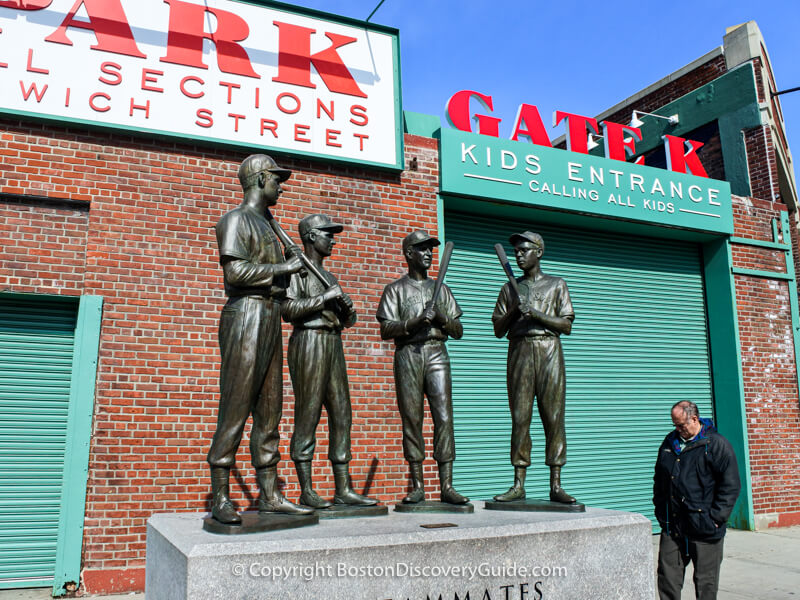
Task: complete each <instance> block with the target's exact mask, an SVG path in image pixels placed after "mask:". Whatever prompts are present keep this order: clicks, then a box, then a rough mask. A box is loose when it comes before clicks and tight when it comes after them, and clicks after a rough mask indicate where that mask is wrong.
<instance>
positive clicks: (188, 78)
mask: <svg viewBox="0 0 800 600" xmlns="http://www.w3.org/2000/svg"><path fill="white" fill-rule="evenodd" d="M187 81H194V82H196V83H199V84H200V85H205V84H206V82H205V81H203V80H202V79H200V78H199V77H195V76H194V75H187V76H186V77H184V78H183V79H181V83H180V88H181V92H183V95H184V96H186V97H187V98H202V97H203V96H205V95H206V93H205V92H204V91H203V90H200V91H199V92H194V93H192V92H190V91H189V90H187V89H186V82H187Z"/></svg>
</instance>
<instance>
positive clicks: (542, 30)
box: [293, 0, 800, 176]
mask: <svg viewBox="0 0 800 600" xmlns="http://www.w3.org/2000/svg"><path fill="white" fill-rule="evenodd" d="M378 2H379V0H338V1H336V2H331V1H330V0H296V1H295V2H293V3H294V4H296V5H299V6H306V7H309V8H315V9H318V10H323V11H326V12H330V13H335V14H340V15H344V16H347V17H352V18H357V19H362V20H363V19H366V18H367V16H368V15H369V14H370V13H371V12H372V10H373V9H374V8H375V7H376V6H377V4H378ZM749 20H755V21H756V22H757V23H758V26H759V28H760V29H761V32H762V34H763V35H764V39H765V41H766V45H767V51H768V52H769V55H770V59H771V60H772V65H773V69H774V74H775V79H776V82H777V85H778V88H779V89H781V90H783V89H787V88H792V87H798V86H800V0H768V1H764V0H762V1H760V2H758V1H753V0H747V1H744V0H726V1H722V0H671V1H669V2H652V1H647V0H638V1H633V0H605V1H604V2H596V1H595V2H588V1H586V0H559V1H557V2H552V1H551V2H543V1H540V0H495V1H494V2H478V1H474V0H473V1H470V0H466V1H463V0H462V1H461V2H455V1H453V0H438V1H437V0H419V1H417V2H409V1H407V0H406V1H403V0H385V2H384V4H383V5H382V6H381V8H380V9H379V10H378V12H377V13H376V14H375V16H374V17H373V18H372V21H373V22H375V23H380V24H383V25H390V26H392V27H396V28H397V29H399V30H400V50H401V68H402V76H403V107H404V108H405V109H406V110H412V111H415V112H421V113H427V114H432V115H437V116H439V117H440V118H441V119H442V123H443V124H445V125H446V121H445V118H444V107H445V103H446V102H447V99H448V98H449V97H450V96H451V95H452V94H453V93H454V92H456V91H458V90H462V89H473V90H476V91H480V92H482V93H485V94H490V95H491V96H492V97H493V99H494V103H495V111H494V116H498V117H502V118H503V122H502V123H501V125H500V135H501V136H503V137H507V136H509V135H510V129H511V124H512V122H513V119H514V116H515V114H516V110H517V107H518V106H519V104H520V103H522V102H526V103H528V104H535V105H536V106H538V108H539V111H540V113H541V114H542V118H543V119H544V120H545V122H546V124H548V125H549V123H550V116H551V115H552V112H553V110H555V109H558V110H563V111H566V112H573V113H578V114H583V115H587V116H594V115H596V114H598V113H600V112H602V111H603V110H605V109H606V108H609V107H611V106H613V105H614V104H616V103H617V102H619V101H621V100H623V99H625V98H627V97H628V96H630V95H632V94H634V93H636V92H637V91H639V90H641V89H642V88H644V87H646V86H648V85H650V84H651V83H654V82H656V81H658V80H659V79H661V78H663V77H664V76H666V75H668V74H670V73H672V72H673V71H675V70H677V69H679V68H680V67H682V66H684V65H686V64H687V63H690V62H691V61H693V60H694V59H696V58H699V57H700V56H702V55H703V54H705V53H706V52H708V51H710V50H712V49H713V48H715V47H716V46H720V45H721V44H722V38H723V36H724V35H725V29H726V28H727V27H730V26H733V25H738V24H740V23H744V22H746V21H749ZM781 103H782V105H783V113H784V118H785V120H786V125H787V131H788V136H789V145H790V148H791V149H792V150H793V153H794V159H795V162H797V161H798V160H800V91H798V92H795V93H793V94H787V95H783V96H781ZM563 132H564V125H563V124H562V125H561V126H559V127H558V128H556V129H552V130H550V132H549V133H550V134H551V135H550V137H551V138H555V137H557V136H559V135H561V134H562V133H563ZM797 171H798V169H797V168H795V173H796V176H797Z"/></svg>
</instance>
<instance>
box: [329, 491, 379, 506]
mask: <svg viewBox="0 0 800 600" xmlns="http://www.w3.org/2000/svg"><path fill="white" fill-rule="evenodd" d="M333 502H334V504H348V505H350V506H375V505H376V504H377V503H378V501H377V500H376V499H375V498H370V497H368V496H362V495H361V494H357V493H356V492H354V491H352V490H351V491H349V492H346V493H344V494H336V495H335V496H334V497H333Z"/></svg>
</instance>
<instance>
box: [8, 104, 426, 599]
mask: <svg viewBox="0 0 800 600" xmlns="http://www.w3.org/2000/svg"><path fill="white" fill-rule="evenodd" d="M0 139H1V140H2V141H3V144H4V148H3V149H2V150H0V152H3V155H4V160H3V161H2V165H0V193H2V194H5V195H6V196H3V197H2V198H0V214H2V216H3V217H4V218H3V219H2V220H0V227H2V234H3V238H4V239H9V238H10V239H11V240H12V243H10V244H9V245H8V246H7V247H6V248H5V254H6V256H7V257H8V258H6V257H4V260H3V271H2V273H1V275H2V278H1V279H0V289H3V290H7V291H14V292H36V293H45V294H62V293H68V294H96V295H101V296H103V297H104V299H105V302H104V315H103V328H102V336H101V343H100V360H99V366H98V376H97V389H96V405H95V410H94V424H93V435H92V447H91V456H90V465H89V482H88V489H87V505H86V518H85V529H84V547H83V562H82V564H83V568H84V572H83V580H84V581H83V583H84V589H85V591H87V592H103V591H122V590H130V589H143V586H144V559H145V530H146V520H147V518H148V517H149V516H150V515H151V514H153V513H157V512H163V511H203V510H207V509H208V508H209V502H210V490H209V481H208V466H207V464H206V462H205V454H206V452H207V451H208V447H209V444H210V441H211V437H212V435H213V432H214V429H215V419H216V410H217V403H218V398H219V397H218V369H219V351H218V346H217V340H216V331H217V322H218V316H219V310H220V308H221V307H222V305H223V304H224V302H225V298H224V294H223V289H222V271H221V269H220V267H219V263H218V255H217V248H216V240H215V237H214V231H213V227H214V224H215V223H216V221H217V220H218V219H219V217H220V216H221V215H222V214H224V213H225V212H226V211H228V210H230V209H232V208H234V207H235V206H236V205H238V203H239V202H240V201H241V188H240V186H239V183H238V181H237V179H236V170H237V169H238V165H239V163H240V162H241V160H242V159H243V158H244V157H245V156H246V153H237V152H225V151H215V150H209V149H207V148H200V147H195V146H191V145H178V144H172V143H157V142H147V141H142V140H139V139H132V138H129V137H120V136H115V135H112V134H101V133H93V134H91V135H89V134H85V133H79V132H75V131H70V130H67V129H64V128H60V127H51V126H43V125H30V124H23V123H20V122H15V121H10V120H0ZM406 152H407V155H408V160H410V159H411V158H412V157H415V158H417V167H416V170H407V171H405V172H404V173H402V175H397V174H389V173H382V172H376V171H367V170H360V169H354V168H352V167H348V168H343V167H338V166H334V165H326V164H322V163H318V162H315V163H312V162H309V161H303V160H288V159H279V163H280V164H281V166H286V167H289V168H291V169H293V170H294V175H293V177H292V178H291V179H290V180H289V181H288V182H287V183H286V184H285V185H284V189H285V191H284V194H283V195H282V196H281V199H280V202H279V205H278V206H277V207H276V209H275V210H274V211H273V212H274V214H275V217H276V219H278V221H279V222H281V223H282V225H283V226H284V228H285V229H287V231H289V232H290V234H291V235H292V237H293V238H294V239H296V240H298V241H299V236H298V235H297V231H296V225H297V221H298V220H299V218H302V217H303V216H305V215H307V214H311V213H314V212H324V213H326V214H329V215H331V216H332V217H333V218H334V219H335V220H338V221H340V222H342V223H343V224H344V225H345V227H346V229H345V232H344V233H342V234H341V235H340V236H339V239H338V243H337V245H336V248H335V250H334V255H333V256H332V257H331V259H330V260H329V261H328V262H327V263H326V264H327V265H328V267H329V268H330V269H331V270H332V271H333V272H335V273H337V274H338V276H339V278H340V280H341V284H342V286H343V288H344V289H345V290H346V291H347V292H348V293H349V294H350V295H351V296H352V297H353V300H354V302H355V306H356V309H357V310H358V314H359V321H358V323H357V324H356V326H355V327H353V328H352V329H350V330H348V331H347V332H345V334H344V337H343V339H344V344H345V351H346V356H347V360H348V374H349V378H350V389H351V395H352V403H353V413H354V415H353V416H354V426H353V431H352V440H353V444H352V450H353V461H352V463H351V474H352V477H353V481H354V486H355V487H356V488H357V489H358V490H359V491H364V488H365V485H366V484H367V481H368V480H369V482H370V487H369V493H370V495H372V496H375V497H377V498H379V499H380V500H381V501H382V502H385V503H393V502H396V501H397V500H399V499H400V498H401V497H402V496H403V495H404V494H405V493H406V492H407V488H408V483H407V479H408V478H407V472H406V464H405V461H404V459H403V456H402V447H401V433H400V432H401V428H400V419H399V416H398V413H397V410H396V406H395V394H394V382H393V376H392V355H393V348H392V345H391V343H389V342H383V341H381V340H380V336H379V332H378V326H377V321H376V320H375V318H374V313H375V310H376V308H377V304H378V300H379V298H380V294H381V292H382V290H383V287H384V285H386V284H387V283H388V282H389V281H391V280H392V279H395V278H397V277H399V276H401V275H402V274H403V273H404V272H405V262H404V260H403V258H402V253H401V249H400V241H401V240H402V238H403V236H404V235H405V234H406V233H408V231H409V230H410V228H411V227H422V228H425V229H427V230H428V231H431V232H435V231H436V230H437V222H436V190H437V186H438V158H437V146H436V143H435V141H434V140H431V139H425V138H420V137H416V136H407V137H406ZM31 195H36V196H44V197H47V198H49V199H50V200H49V201H48V200H37V199H36V198H33V199H32V198H31V197H30V196H31ZM60 199H70V200H72V201H73V202H71V203H67V204H64V203H60V202H59V200H60ZM74 200H78V201H79V203H78V204H76V203H75V202H74ZM81 202H82V203H81ZM289 329H290V328H289V327H288V326H284V337H287V336H288V333H289V331H288V330H289ZM284 379H285V386H284V389H285V395H284V418H283V420H282V422H281V429H280V431H281V438H282V443H281V453H282V455H283V458H284V460H283V461H282V462H281V464H280V471H279V476H280V478H281V480H282V482H283V484H284V492H285V493H287V495H288V496H289V497H291V498H295V499H296V498H297V496H298V495H299V489H298V488H297V484H296V477H295V475H294V470H293V468H292V466H291V465H292V463H291V461H290V459H289V455H288V454H289V453H288V440H289V437H290V435H291V432H292V429H293V410H292V406H293V398H292V393H291V385H290V382H289V376H288V369H284ZM427 429H428V431H427V434H428V435H429V436H430V434H431V425H430V419H428V423H427ZM248 437H249V429H248V431H246V432H245V436H244V440H243V442H242V445H241V448H240V452H239V454H238V455H237V469H235V471H234V473H233V476H232V484H233V485H232V494H233V497H234V500H235V501H236V502H237V504H238V507H239V508H240V509H248V508H252V507H253V505H254V502H255V500H256V495H257V485H256V482H255V474H254V471H253V469H252V468H251V467H250V465H249V455H248V450H247V441H248ZM316 456H317V459H316V461H315V463H314V464H315V471H316V478H315V486H316V489H317V491H318V492H319V493H320V494H322V495H323V496H328V497H332V495H333V478H332V474H331V471H330V466H329V464H328V462H327V423H326V418H325V417H324V416H323V419H322V423H321V425H320V428H319V444H318V447H317V453H316ZM426 467H427V468H426V471H427V473H426V479H427V484H428V488H429V490H430V492H431V493H436V490H437V482H436V481H435V476H434V472H435V465H434V463H433V461H430V463H429V464H427V465H426Z"/></svg>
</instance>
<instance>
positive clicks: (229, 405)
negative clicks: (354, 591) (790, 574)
mask: <svg viewBox="0 0 800 600" xmlns="http://www.w3.org/2000/svg"><path fill="white" fill-rule="evenodd" d="M290 175H291V171H289V170H287V169H281V168H279V167H278V165H277V164H275V161H274V160H273V159H272V158H270V157H269V156H267V155H265V154H254V155H251V156H248V157H247V158H246V159H245V160H244V161H243V162H242V164H241V166H240V167H239V181H240V182H241V184H242V189H243V191H244V201H243V202H242V204H241V205H240V206H238V207H236V208H234V209H233V210H231V211H230V212H228V213H226V214H225V215H223V217H222V218H221V219H220V220H219V222H218V223H217V225H216V233H217V243H218V245H219V259H220V264H221V265H222V271H223V277H224V281H225V294H226V295H227V296H228V301H227V303H226V304H225V306H224V307H223V309H222V314H221V316H220V323H219V346H220V354H221V357H222V364H221V367H220V401H219V411H218V413H217V428H216V431H215V432H214V438H213V440H212V441H211V449H210V450H209V451H208V463H209V465H210V466H211V493H212V505H211V514H212V515H213V517H214V519H216V520H217V521H218V522H220V523H224V524H228V525H240V524H241V523H242V518H241V516H240V515H239V514H238V513H237V512H236V509H235V508H234V505H233V502H232V501H231V498H230V492H229V487H228V485H229V484H228V480H229V475H230V470H231V467H233V465H234V461H235V458H236V450H237V449H238V448H239V442H240V441H241V439H242V432H243V431H244V426H245V423H246V422H247V419H248V417H249V416H250V415H252V416H253V429H252V432H251V434H250V458H251V460H252V462H253V466H254V467H255V469H256V479H257V480H258V485H259V488H260V494H259V497H258V510H259V512H260V513H284V514H289V515H307V514H311V513H313V510H312V509H309V508H303V507H301V506H296V505H295V504H292V503H291V502H289V501H288V500H287V499H286V498H284V496H283V494H282V493H281V492H280V490H279V489H278V482H277V478H278V473H277V468H278V467H277V465H278V461H279V460H280V454H279V452H278V442H279V434H278V425H279V424H280V420H281V412H282V408H283V374H282V367H283V349H282V347H281V343H282V341H281V301H282V300H283V298H284V297H285V296H286V288H287V286H288V285H289V276H290V275H291V274H292V273H296V272H298V271H299V270H300V269H301V268H302V262H301V259H300V257H299V255H301V254H302V252H301V251H300V249H299V248H298V247H297V246H293V247H290V248H288V249H287V254H288V256H289V258H288V259H284V256H283V252H282V249H281V245H280V243H279V241H278V238H277V237H276V235H275V233H274V232H273V227H272V226H271V225H270V222H269V220H268V218H267V217H269V218H270V220H271V217H272V215H270V213H269V207H270V206H274V205H275V204H276V203H277V201H278V196H279V195H280V194H281V186H280V184H281V182H283V181H286V180H287V179H288V178H289V176H290Z"/></svg>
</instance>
